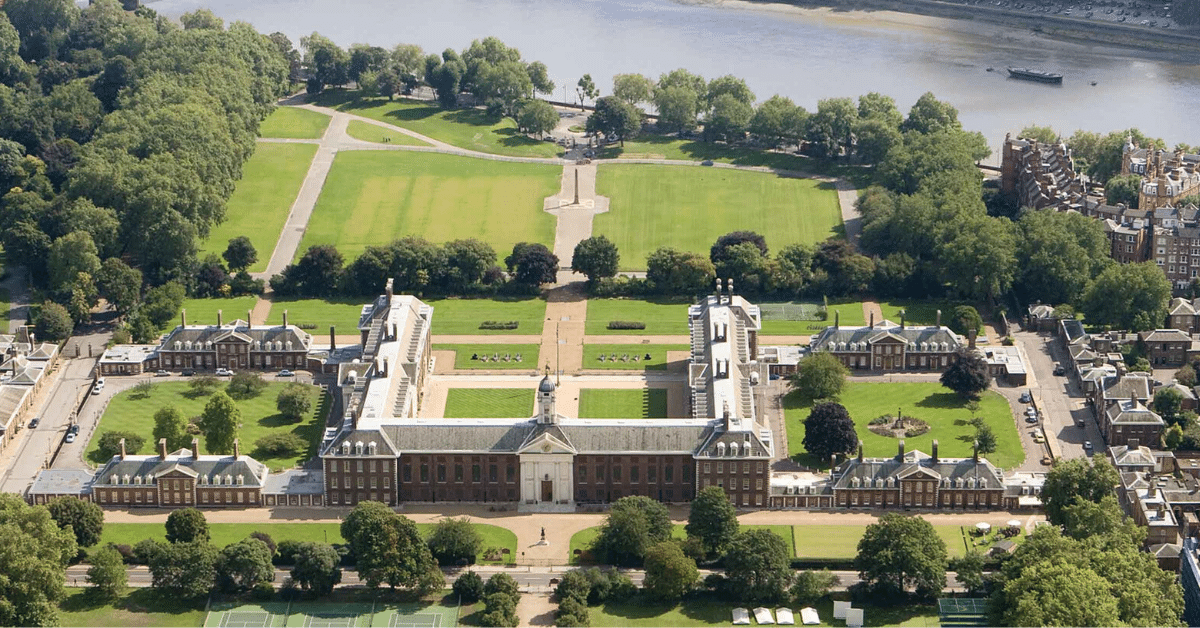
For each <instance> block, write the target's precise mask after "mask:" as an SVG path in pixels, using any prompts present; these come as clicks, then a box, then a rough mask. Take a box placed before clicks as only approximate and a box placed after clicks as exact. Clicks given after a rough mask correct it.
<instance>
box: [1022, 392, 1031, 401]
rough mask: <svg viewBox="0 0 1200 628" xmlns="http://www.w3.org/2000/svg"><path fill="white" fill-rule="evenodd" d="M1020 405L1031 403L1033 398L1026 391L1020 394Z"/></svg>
mask: <svg viewBox="0 0 1200 628" xmlns="http://www.w3.org/2000/svg"><path fill="white" fill-rule="evenodd" d="M1020 401H1021V403H1029V402H1031V401H1033V396H1032V395H1030V394H1029V392H1028V391H1026V392H1023V393H1021V399H1020Z"/></svg>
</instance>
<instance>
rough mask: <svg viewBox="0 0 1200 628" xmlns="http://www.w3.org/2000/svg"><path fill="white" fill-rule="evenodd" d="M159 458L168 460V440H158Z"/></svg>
mask: <svg viewBox="0 0 1200 628" xmlns="http://www.w3.org/2000/svg"><path fill="white" fill-rule="evenodd" d="M158 457H159V458H162V459H163V460H166V459H167V439H165V438H160V439H158Z"/></svg>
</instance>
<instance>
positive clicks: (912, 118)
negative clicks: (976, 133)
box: [900, 92, 962, 135]
mask: <svg viewBox="0 0 1200 628" xmlns="http://www.w3.org/2000/svg"><path fill="white" fill-rule="evenodd" d="M900 129H901V130H902V131H916V132H917V133H921V134H925V135H928V134H930V133H937V132H939V131H951V130H952V131H960V130H962V124H961V123H959V121H958V110H957V109H955V108H954V107H953V106H952V105H950V103H946V102H942V101H940V100H938V99H937V98H936V97H935V96H934V95H933V93H931V92H925V93H924V94H922V95H921V97H920V98H918V99H917V102H916V103H914V104H913V106H912V109H910V110H909V111H908V117H907V118H905V119H904V123H903V124H902V125H900Z"/></svg>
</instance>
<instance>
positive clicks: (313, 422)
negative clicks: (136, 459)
mask: <svg viewBox="0 0 1200 628" xmlns="http://www.w3.org/2000/svg"><path fill="white" fill-rule="evenodd" d="M267 377H270V375H267ZM286 385H287V384H285V383H284V382H271V383H270V384H269V385H268V386H267V387H266V389H264V390H263V392H262V393H261V394H259V395H258V396H257V397H254V398H252V399H245V400H241V401H237V407H238V409H239V410H240V411H241V413H242V424H241V429H239V430H238V438H239V439H241V450H242V451H243V452H244V453H248V454H251V455H253V456H254V457H255V458H256V459H257V460H258V461H259V462H261V463H263V464H265V465H267V466H268V467H270V468H272V469H278V468H288V467H291V466H293V465H295V464H296V463H298V462H302V461H304V460H307V459H308V458H310V457H311V456H314V455H316V453H317V451H316V450H317V443H318V442H319V441H320V439H321V433H322V431H323V428H324V425H325V420H324V419H325V414H326V413H327V412H328V399H329V398H328V396H326V395H323V394H322V393H321V389H319V388H316V387H313V388H312V400H313V412H312V414H311V415H310V416H309V417H308V418H306V419H305V420H303V421H300V422H298V423H294V422H290V421H288V420H286V419H284V417H283V416H282V415H281V414H279V413H278V412H277V411H276V409H275V397H277V396H278V395H279V391H281V390H283V388H284V386H286ZM208 399H209V396H207V395H206V396H195V395H192V394H191V389H190V388H189V384H188V383H187V382H163V383H161V384H155V385H154V388H153V389H151V391H150V394H149V395H148V396H146V397H139V396H138V393H137V391H135V390H132V389H131V390H125V391H122V392H120V393H117V396H115V397H113V399H112V401H111V402H109V404H108V408H107V409H105V411H104V416H102V417H100V425H99V426H97V428H96V431H95V433H94V434H93V436H92V440H91V442H89V443H88V446H87V453H86V457H87V459H88V460H91V461H92V462H95V463H97V464H102V463H105V462H108V459H106V458H105V459H102V458H100V457H99V451H98V448H99V446H100V436H101V435H102V434H103V433H104V432H108V431H127V432H133V433H135V434H138V435H140V436H142V437H143V438H145V439H146V444H145V445H143V446H142V449H141V450H140V451H139V452H138V453H141V454H150V455H154V454H155V453H156V452H157V447H158V445H157V444H156V443H155V441H154V437H153V433H154V413H155V412H157V411H158V409H159V408H163V407H166V406H175V407H176V408H179V410H180V411H181V412H183V416H185V417H189V418H190V417H195V416H199V415H200V413H202V412H203V411H204V404H205V403H207V402H208ZM318 402H319V403H318ZM281 432H291V433H294V434H298V435H300V436H301V437H303V438H304V440H306V441H308V443H309V448H308V451H307V452H305V453H304V454H301V455H300V456H295V457H291V458H269V457H265V456H263V457H260V456H258V455H256V452H254V442H255V441H257V440H258V439H260V438H262V437H264V436H266V435H268V434H275V433H281ZM197 438H199V439H200V445H201V450H202V451H203V450H204V436H203V435H199V436H197ZM130 453H132V452H130Z"/></svg>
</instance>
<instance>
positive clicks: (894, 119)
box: [858, 92, 904, 129]
mask: <svg viewBox="0 0 1200 628" xmlns="http://www.w3.org/2000/svg"><path fill="white" fill-rule="evenodd" d="M858 118H859V119H860V120H879V121H880V122H882V123H884V124H886V125H888V126H890V127H892V128H894V129H895V128H899V126H900V125H901V124H902V123H903V122H904V115H903V114H901V113H900V110H899V109H897V108H896V99H894V98H892V97H891V96H887V95H884V94H880V93H879V92H871V93H869V94H863V95H862V96H859V97H858Z"/></svg>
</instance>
